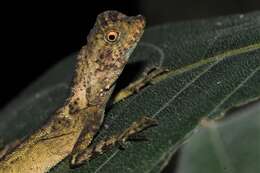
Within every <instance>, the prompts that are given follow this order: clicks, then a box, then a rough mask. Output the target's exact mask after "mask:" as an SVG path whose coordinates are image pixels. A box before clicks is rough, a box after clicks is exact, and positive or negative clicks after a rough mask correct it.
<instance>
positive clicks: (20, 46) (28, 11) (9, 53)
mask: <svg viewBox="0 0 260 173" xmlns="http://www.w3.org/2000/svg"><path fill="white" fill-rule="evenodd" d="M108 9H114V10H119V11H121V12H123V13H126V14H127V15H136V14H143V15H145V17H146V18H147V21H148V27H149V26H152V25H156V24H160V23H164V22H169V21H171V22H176V21H183V20H190V19H199V18H209V17H213V16H220V15H227V14H234V13H246V12H250V11H254V10H259V9H260V0H196V1H195V0H139V1H138V0H96V1H95V0H92V1H89V0H85V1H84V2H80V1H77V2H76V1H71V2H65V1H62V2H60V3H58V2H55V3H54V1H52V2H48V1H35V2H27V3H25V2H13V1H8V3H5V4H4V3H1V5H0V11H1V18H2V19H1V42H2V44H1V48H2V51H1V58H0V59H1V61H0V64H1V68H0V75H1V85H0V86H1V88H0V93H1V94H0V107H3V106H4V105H5V104H6V103H7V102H8V101H10V100H11V99H12V98H14V97H15V96H16V95H17V94H19V92H21V91H22V90H23V89H24V88H25V87H26V86H28V85H29V84H30V83H31V82H32V81H34V80H36V79H37V78H38V77H39V76H40V75H42V74H43V73H44V71H46V70H47V69H49V68H50V67H51V66H53V65H54V64H55V63H57V62H58V61H60V60H61V59H62V58H64V57H65V56H67V55H69V54H71V53H73V52H75V51H77V50H79V49H80V47H81V46H82V45H84V44H85V39H86V36H87V34H88V31H89V30H90V28H91V27H92V25H93V23H94V21H95V18H96V16H97V14H98V13H100V12H102V11H104V10H108Z"/></svg>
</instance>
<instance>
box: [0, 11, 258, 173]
mask: <svg viewBox="0 0 260 173" xmlns="http://www.w3.org/2000/svg"><path fill="white" fill-rule="evenodd" d="M74 63H75V55H73V56H71V57H69V58H67V59H65V60H64V61H63V62H61V63H59V64H57V65H56V66H55V67H53V68H52V69H50V70H49V71H48V72H47V73H46V74H45V75H43V76H42V77H41V78H40V79H39V80H38V81H36V82H35V83H33V84H32V85H31V86H30V87H28V88H27V89H26V90H25V91H24V92H23V93H22V94H21V95H20V96H19V97H17V99H15V100H14V101H13V102H11V103H10V104H9V105H8V106H7V107H6V108H5V109H4V110H2V111H1V113H0V137H1V138H2V140H3V141H4V143H7V142H10V141H12V140H14V139H17V138H20V137H22V136H24V135H26V134H29V133H31V132H32V131H33V130H35V129H37V128H39V127H40V126H41V124H42V123H43V122H44V121H46V119H47V118H48V117H49V116H51V114H52V113H53V111H54V110H55V109H57V108H58V107H59V106H61V105H62V103H63V102H64V100H65V98H66V96H67V94H68V91H69V84H70V81H71V79H72V74H73V66H74ZM154 66H156V67H159V68H165V69H169V70H170V71H169V72H168V73H166V74H164V75H161V76H159V77H157V78H155V79H154V81H153V82H154V85H149V86H147V87H146V88H144V89H143V90H142V91H140V92H139V93H137V94H135V95H133V96H131V97H129V98H127V99H126V100H124V101H121V102H119V103H116V104H114V105H112V106H109V108H108V110H107V115H106V118H105V124H106V126H103V128H102V129H101V130H100V133H99V134H98V136H97V138H96V139H95V142H97V141H99V140H101V139H102V138H104V137H105V136H109V135H111V134H114V133H117V132H119V131H122V130H123V129H124V128H126V127H127V126H129V125H130V124H131V122H133V121H135V120H136V119H137V118H138V117H140V116H142V115H149V116H152V117H154V118H157V119H158V120H159V125H158V126H157V127H154V128H151V129H149V130H147V131H146V132H145V134H146V136H147V137H148V138H149V141H148V142H131V143H129V144H128V146H127V149H126V150H123V151H122V150H119V149H116V148H114V149H113V150H112V151H110V152H107V153H105V154H104V155H102V156H100V157H98V158H96V159H94V160H91V161H90V162H89V163H87V164H85V165H84V166H82V167H80V168H78V169H74V170H72V169H69V167H68V163H67V160H65V161H64V162H62V163H61V164H59V165H58V166H56V167H55V168H54V169H53V170H51V172H53V173H54V172H55V173H58V172H64V173H66V172H73V173H76V172H77V173H80V172H91V173H92V172H95V173H96V172H108V173H109V172H124V173H132V172H134V173H139V172H140V173H143V172H145V173H149V172H160V170H162V169H163V167H164V166H165V165H166V164H167V162H168V161H169V159H170V157H171V155H172V154H173V153H174V152H175V151H176V150H177V149H178V148H179V147H180V145H181V144H182V143H183V141H184V140H185V139H186V138H187V137H188V136H190V134H191V133H192V132H193V130H194V129H195V128H196V127H197V125H198V122H199V121H200V120H201V119H202V118H203V117H209V118H216V117H219V116H221V115H223V114H224V113H225V112H226V110H228V109H230V108H232V107H234V106H239V105H242V104H245V103H248V102H250V101H252V100H256V99H258V98H259V97H260V13H259V12H255V13H251V14H248V15H235V16H228V17H220V18H216V19H210V20H200V21H192V22H185V23H178V24H165V25H161V26H157V27H152V28H149V29H147V30H146V31H145V34H144V38H143V39H142V40H141V43H140V44H139V45H138V47H137V48H136V50H135V52H134V54H133V56H132V57H131V60H130V62H129V64H128V65H127V67H126V69H125V70H124V72H123V74H122V76H121V77H120V79H119V81H118V86H119V87H118V88H120V87H124V86H127V84H129V83H131V82H133V81H134V80H136V79H138V78H140V77H141V76H142V74H143V72H144V71H146V70H147V69H148V68H152V67H154ZM104 127H108V128H104ZM10 128H11V129H10Z"/></svg>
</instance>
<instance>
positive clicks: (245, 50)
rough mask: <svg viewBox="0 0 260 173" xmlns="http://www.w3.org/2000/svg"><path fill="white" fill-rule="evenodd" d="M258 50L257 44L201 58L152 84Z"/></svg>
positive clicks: (170, 71) (170, 72) (155, 80)
mask: <svg viewBox="0 0 260 173" xmlns="http://www.w3.org/2000/svg"><path fill="white" fill-rule="evenodd" d="M258 49H260V43H255V44H251V45H248V46H245V47H240V48H238V49H232V50H229V51H225V52H223V53H220V54H218V55H215V56H212V57H209V58H201V60H200V61H198V62H196V63H193V64H188V65H186V66H184V67H181V68H178V69H171V70H169V71H168V72H166V73H163V74H161V75H159V76H157V77H155V78H153V79H152V83H153V84H156V83H159V82H160V81H162V80H165V79H166V78H168V77H170V76H171V77H174V76H177V75H180V74H183V73H185V72H187V71H190V70H193V69H196V68H199V67H201V66H203V65H207V64H210V63H213V62H216V61H221V60H224V59H227V58H232V57H233V58H234V57H235V55H241V54H244V53H248V52H251V51H255V50H258Z"/></svg>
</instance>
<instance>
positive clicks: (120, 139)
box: [70, 116, 158, 168]
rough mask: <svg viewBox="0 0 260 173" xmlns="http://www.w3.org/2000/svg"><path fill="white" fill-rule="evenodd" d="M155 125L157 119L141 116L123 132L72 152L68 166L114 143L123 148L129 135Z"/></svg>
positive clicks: (100, 151)
mask: <svg viewBox="0 0 260 173" xmlns="http://www.w3.org/2000/svg"><path fill="white" fill-rule="evenodd" d="M155 125H158V121H157V120H156V119H153V118H150V117H146V116H143V117H141V118H140V119H138V120H137V121H135V122H133V123H132V124H131V125H130V126H129V127H128V128H126V129H125V130H124V131H123V132H121V133H119V134H115V135H112V136H110V137H108V138H106V139H104V140H101V141H100V142H99V143H97V144H96V145H91V146H89V147H87V148H85V149H84V150H82V151H80V152H78V153H74V154H73V156H72V159H71V162H70V167H71V168H75V167H78V166H80V165H82V164H84V163H85V162H86V161H89V160H91V159H93V158H95V157H96V156H98V155H101V154H103V153H105V152H106V151H108V150H110V149H111V148H112V147H114V146H116V145H119V146H120V147H121V148H124V146H125V144H126V141H127V140H130V139H131V137H134V136H135V135H137V134H138V133H140V132H141V131H143V130H145V129H147V128H149V127H152V126H155Z"/></svg>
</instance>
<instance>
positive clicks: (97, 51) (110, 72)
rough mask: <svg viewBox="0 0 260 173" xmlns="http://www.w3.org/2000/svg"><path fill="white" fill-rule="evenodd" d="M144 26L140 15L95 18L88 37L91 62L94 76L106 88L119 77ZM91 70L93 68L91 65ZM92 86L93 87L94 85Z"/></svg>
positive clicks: (114, 14)
mask: <svg viewBox="0 0 260 173" xmlns="http://www.w3.org/2000/svg"><path fill="white" fill-rule="evenodd" d="M144 27H145V19H144V17H143V16H141V15H137V16H131V17H129V16H126V15H124V14H122V13H120V12H118V11H105V12H103V13H101V14H99V15H98V17H97V20H96V23H95V26H94V28H93V29H92V30H91V32H90V34H89V36H88V39H87V40H88V43H87V45H88V47H89V48H90V50H89V51H90V52H89V54H90V56H92V57H95V58H91V59H92V60H93V61H94V62H95V63H92V64H95V74H96V75H95V77H97V78H98V80H97V81H102V85H105V88H106V89H109V88H110V87H111V86H112V85H113V83H114V82H115V80H116V79H117V78H118V76H119V75H120V74H121V72H122V70H123V68H124V66H125V64H126V63H127V61H128V59H129V57H130V55H131V53H132V51H133V50H134V48H135V46H136V44H137V43H138V41H139V40H140V38H141V36H142V34H143V30H144ZM92 68H94V67H93V66H92ZM95 85H96V84H95Z"/></svg>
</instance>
